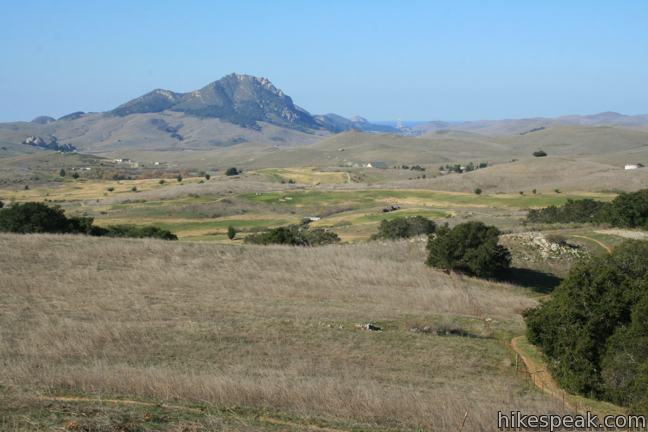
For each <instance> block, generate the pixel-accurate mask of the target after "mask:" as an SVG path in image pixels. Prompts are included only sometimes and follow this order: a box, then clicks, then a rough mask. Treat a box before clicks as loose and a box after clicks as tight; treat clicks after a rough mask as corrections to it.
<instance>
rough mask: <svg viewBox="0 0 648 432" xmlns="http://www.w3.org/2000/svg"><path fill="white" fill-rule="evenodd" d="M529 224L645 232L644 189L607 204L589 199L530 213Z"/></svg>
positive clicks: (647, 194)
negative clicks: (591, 225)
mask: <svg viewBox="0 0 648 432" xmlns="http://www.w3.org/2000/svg"><path fill="white" fill-rule="evenodd" d="M526 220H527V222H532V223H570V222H576V223H586V222H590V223H606V224H610V225H612V226H615V227H621V228H642V229H648V189H642V190H640V191H638V192H632V193H622V194H620V195H618V196H617V197H616V198H614V200H612V201H611V202H609V203H605V202H601V201H595V200H593V199H589V198H587V199H581V200H571V199H570V200H567V202H566V203H565V204H563V205H562V206H553V205H552V206H549V207H545V208H542V209H531V210H529V213H528V215H527V218H526Z"/></svg>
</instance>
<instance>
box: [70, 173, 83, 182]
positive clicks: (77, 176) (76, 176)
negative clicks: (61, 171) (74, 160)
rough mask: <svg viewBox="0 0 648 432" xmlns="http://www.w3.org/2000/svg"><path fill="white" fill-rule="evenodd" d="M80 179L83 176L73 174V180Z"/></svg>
mask: <svg viewBox="0 0 648 432" xmlns="http://www.w3.org/2000/svg"><path fill="white" fill-rule="evenodd" d="M79 177H81V176H80V175H79V173H78V172H75V173H73V174H72V178H73V179H75V180H76V179H78V178H79Z"/></svg>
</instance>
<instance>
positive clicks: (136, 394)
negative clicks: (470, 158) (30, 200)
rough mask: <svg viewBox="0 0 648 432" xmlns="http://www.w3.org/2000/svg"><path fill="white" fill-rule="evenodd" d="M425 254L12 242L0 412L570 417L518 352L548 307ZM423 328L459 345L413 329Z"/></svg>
mask: <svg viewBox="0 0 648 432" xmlns="http://www.w3.org/2000/svg"><path fill="white" fill-rule="evenodd" d="M423 246H424V244H423V243H421V242H415V243H411V242H402V243H393V244H392V243H389V244H384V245H383V244H379V243H370V244H364V245H356V246H334V247H322V248H313V249H301V248H288V247H236V246H234V247H226V246H214V245H208V244H182V243H176V244H172V243H168V242H158V241H128V240H111V239H94V238H83V237H74V236H44V235H30V236H15V235H1V236H0V267H1V268H2V269H3V271H2V272H1V273H0V362H2V364H3V368H2V369H0V387H1V388H2V392H0V393H1V394H2V396H0V398H1V399H0V402H1V403H0V417H3V418H4V419H5V421H6V424H9V425H11V424H13V425H14V429H11V430H35V429H50V430H51V429H53V428H61V427H63V426H65V425H66V424H70V423H69V422H71V421H74V422H76V423H77V424H78V425H79V427H80V428H81V427H83V428H86V429H83V430H104V429H99V427H101V425H102V424H104V425H105V424H107V422H109V421H110V422H111V423H110V424H112V425H113V426H114V425H115V424H116V425H122V426H121V427H123V428H124V429H127V430H143V429H144V428H145V427H146V428H148V429H147V430H150V429H154V430H175V431H177V430H196V431H198V430H214V429H223V430H230V431H253V430H272V428H277V429H278V430H306V429H307V426H306V425H307V424H317V425H319V426H326V427H329V428H331V429H329V430H351V429H353V430H419V429H426V430H432V429H433V430H440V431H445V430H448V431H455V430H457V425H458V424H459V423H460V422H461V421H462V419H463V418H464V416H465V413H468V417H467V419H466V429H467V430H495V428H496V424H495V421H494V419H493V413H495V412H497V410H510V409H516V410H518V409H519V410H522V411H526V412H529V411H531V412H550V411H555V410H556V409H558V408H557V407H556V405H555V403H554V402H552V401H551V400H548V399H546V398H542V397H541V396H540V395H539V394H538V393H536V392H535V391H533V390H531V389H530V388H529V386H528V384H527V383H526V382H525V381H524V378H523V377H522V376H521V375H516V373H515V368H514V364H513V363H512V357H511V354H510V351H509V350H508V348H507V343H508V340H509V339H510V337H511V335H514V334H519V333H521V331H522V322H521V318H520V316H519V313H520V312H521V311H522V310H523V309H525V308H527V307H530V306H532V305H534V304H536V300H535V299H534V298H533V297H532V296H530V294H529V292H527V291H525V290H523V289H520V288H515V287H512V286H508V285H502V284H496V283H490V282H484V281H478V280H474V279H470V278H463V277H456V276H448V275H445V274H443V273H441V272H437V271H434V270H431V269H429V268H427V267H426V266H425V265H424V264H423V259H424V248H423ZM27 274H28V275H30V276H29V277H28V278H26V277H25V275H27ZM486 318H490V319H492V321H485V319H486ZM367 322H371V323H374V324H376V325H378V326H380V327H381V328H382V330H383V331H381V332H371V331H366V330H363V329H361V328H359V327H357V325H359V324H364V323H367ZM424 326H430V328H431V329H445V330H447V331H452V332H453V334H449V335H447V336H438V335H436V333H431V334H429V333H426V332H417V331H412V329H413V328H423V327H424ZM37 395H44V396H48V397H52V396H56V397H61V396H76V397H89V398H99V397H101V398H103V399H130V400H135V401H142V402H153V403H154V404H156V403H168V404H173V405H178V406H180V407H183V406H184V407H191V408H197V410H196V409H194V410H193V411H191V410H189V409H183V408H178V409H170V408H164V406H163V405H157V406H155V405H154V406H152V407H150V406H145V405H144V406H138V405H132V404H131V405H122V406H120V405H115V404H112V403H89V402H83V401H74V400H67V401H63V400H58V401H52V400H43V399H39V398H38V397H36V396H37ZM277 422H279V423H277ZM281 422H283V424H282V423H281ZM278 424H279V426H277V425H278ZM218 425H220V427H218ZM210 427H211V429H210ZM92 428H94V429H92ZM187 428H191V429H187Z"/></svg>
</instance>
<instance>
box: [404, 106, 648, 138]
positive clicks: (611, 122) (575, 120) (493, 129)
mask: <svg viewBox="0 0 648 432" xmlns="http://www.w3.org/2000/svg"><path fill="white" fill-rule="evenodd" d="M560 125H576V126H595V127H596V126H613V127H629V128H648V114H643V115H625V114H620V113H617V112H613V111H606V112H602V113H598V114H592V115H568V116H561V117H556V118H547V117H534V118H526V119H503V120H477V121H464V122H453V123H449V122H443V121H430V122H427V123H423V124H420V125H417V126H415V127H413V128H412V130H413V131H414V132H415V133H417V134H425V133H429V132H438V131H446V130H452V131H463V132H474V133H479V134H484V135H515V134H526V133H529V132H534V131H537V130H542V128H547V127H551V126H560Z"/></svg>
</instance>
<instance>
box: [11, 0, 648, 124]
mask: <svg viewBox="0 0 648 432" xmlns="http://www.w3.org/2000/svg"><path fill="white" fill-rule="evenodd" d="M5 3H6V4H4V5H3V10H2V14H1V16H0V52H1V53H2V63H1V64H2V67H0V121H15V120H31V119H33V118H35V117H37V116H39V115H49V116H52V117H56V118H58V117H60V116H62V115H65V114H68V113H71V112H74V111H80V110H82V111H107V110H110V109H112V108H114V107H116V106H118V105H119V104H121V103H123V101H126V100H130V99H132V98H133V97H135V96H138V95H142V94H145V93H147V92H149V91H151V90H153V89H156V88H168V89H174V90H176V91H178V92H186V91H190V90H192V89H196V88H200V87H201V86H202V85H204V83H208V82H212V81H214V80H216V79H218V78H220V77H222V76H224V75H226V74H228V73H232V72H239V73H246V74H251V75H255V76H264V77H267V78H269V79H270V80H272V82H273V83H274V84H275V85H276V86H277V87H278V88H280V89H282V90H284V91H285V92H286V93H287V94H289V95H291V96H292V97H293V99H294V100H295V101H296V103H298V104H299V105H300V106H301V107H302V108H304V109H306V110H308V111H309V112H311V113H322V114H324V113H329V112H335V113H337V114H340V115H344V116H347V117H350V116H353V115H361V116H363V117H366V118H368V119H370V120H385V119H386V120H390V121H395V120H396V119H399V118H400V119H403V120H421V121H428V120H437V119H438V120H481V119H503V118H524V117H537V116H544V117H556V116H560V115H569V114H592V113H598V112H604V111H617V112H622V113H624V114H645V113H648V85H646V82H647V81H648V26H647V25H646V23H647V22H648V2H646V1H645V0H626V1H622V2H602V1H597V2H592V1H581V0H574V1H570V2H564V1H552V0H547V1H543V2H512V1H494V2H479V1H470V0H467V1H461V2H451V1H438V2H424V1H412V2H407V5H405V6H404V5H403V3H402V2H398V1H368V0H365V1H354V2H347V1H341V0H332V1H326V2H302V1H290V0H287V1H282V2H263V1H241V2H211V1H192V2H153V1H141V2H132V1H129V2H127V1H123V0H116V1H113V2H87V1H77V0H68V1H61V2H47V1H35V0H25V1H21V2H5Z"/></svg>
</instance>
